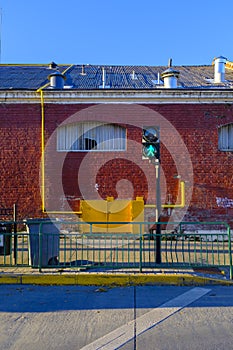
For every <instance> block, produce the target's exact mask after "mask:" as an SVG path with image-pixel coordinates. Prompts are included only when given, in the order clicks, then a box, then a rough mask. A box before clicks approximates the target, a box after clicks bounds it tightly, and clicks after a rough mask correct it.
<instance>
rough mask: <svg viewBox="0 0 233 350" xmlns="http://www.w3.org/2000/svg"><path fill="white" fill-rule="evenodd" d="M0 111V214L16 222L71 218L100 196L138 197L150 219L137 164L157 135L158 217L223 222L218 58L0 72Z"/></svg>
mask: <svg viewBox="0 0 233 350" xmlns="http://www.w3.org/2000/svg"><path fill="white" fill-rule="evenodd" d="M0 103H1V105H0V137H1V148H0V164H1V173H0V180H1V187H0V196H1V201H0V206H2V207H9V206H12V205H13V204H14V203H17V206H18V213H19V218H26V217H40V216H42V215H43V213H48V214H49V213H54V214H55V215H58V214H63V213H75V212H76V213H78V212H79V211H80V206H79V205H80V199H85V200H87V199H91V200H92V199H93V200H105V199H106V197H114V199H118V200H119V199H136V198H137V197H143V200H144V203H145V207H146V208H147V209H148V210H147V211H146V212H145V215H146V219H147V217H148V216H150V215H153V214H152V208H153V205H154V204H155V202H156V181H155V167H154V165H153V164H151V163H149V161H148V160H145V159H142V129H143V127H145V126H157V127H159V129H160V144H161V150H160V154H161V157H160V158H161V165H160V170H161V176H160V186H161V202H162V207H163V213H164V214H165V215H167V214H169V215H171V217H172V218H173V219H175V220H177V219H179V220H181V219H182V218H185V219H186V220H195V221H196V220H225V221H227V222H231V221H232V213H233V186H232V183H233V181H232V180H233V153H232V151H233V63H231V62H230V61H228V60H227V59H225V58H223V57H218V58H217V59H215V60H214V61H213V63H212V64H210V65H205V66H179V67H178V66H174V67H173V66H172V65H171V62H170V63H169V66H168V67H165V66H156V67H155V66H153V67H148V66H96V65H57V64H55V63H54V62H52V63H50V64H48V65H29V64H28V65H26V64H25V65H14V64H13V65H10V64H9V65H4V64H1V65H0ZM181 184H185V187H182V186H181ZM182 191H183V192H182ZM182 197H184V198H182ZM182 200H183V202H184V203H183V204H181V203H182Z"/></svg>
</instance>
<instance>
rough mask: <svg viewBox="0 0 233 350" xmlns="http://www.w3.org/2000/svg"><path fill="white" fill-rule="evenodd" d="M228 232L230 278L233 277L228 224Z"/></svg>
mask: <svg viewBox="0 0 233 350" xmlns="http://www.w3.org/2000/svg"><path fill="white" fill-rule="evenodd" d="M227 233H228V250H229V263H230V279H231V280H232V279H233V269H232V254H231V229H230V226H228V227H227Z"/></svg>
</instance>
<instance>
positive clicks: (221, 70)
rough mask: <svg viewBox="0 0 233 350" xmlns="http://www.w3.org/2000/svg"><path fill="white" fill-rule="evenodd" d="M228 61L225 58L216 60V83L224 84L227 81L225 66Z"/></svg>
mask: <svg viewBox="0 0 233 350" xmlns="http://www.w3.org/2000/svg"><path fill="white" fill-rule="evenodd" d="M226 61H227V59H226V58H225V57H223V56H220V57H217V58H215V59H214V82H215V83H223V82H224V81H225V64H226Z"/></svg>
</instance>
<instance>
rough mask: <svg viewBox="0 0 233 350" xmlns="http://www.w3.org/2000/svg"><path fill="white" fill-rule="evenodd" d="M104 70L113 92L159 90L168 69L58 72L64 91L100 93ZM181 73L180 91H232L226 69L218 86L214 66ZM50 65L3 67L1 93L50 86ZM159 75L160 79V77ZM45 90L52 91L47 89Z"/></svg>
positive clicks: (94, 67) (232, 82)
mask: <svg viewBox="0 0 233 350" xmlns="http://www.w3.org/2000/svg"><path fill="white" fill-rule="evenodd" d="M103 68H104V69H105V72H106V81H105V88H110V89H153V88H158V87H159V85H158V78H159V75H160V76H161V74H162V72H164V71H165V70H166V69H167V67H165V66H106V65H105V66H98V65H82V64H80V65H78V64H77V65H59V66H57V70H59V71H60V72H64V71H65V76H66V81H65V87H64V88H65V89H78V90H90V89H101V88H102V86H103V84H102V76H103ZM172 68H174V69H175V70H177V71H179V72H180V75H179V79H178V88H216V87H217V88H220V87H221V88H231V87H233V70H232V69H229V68H227V67H226V74H225V82H224V83H221V84H215V83H214V81H213V79H214V66H213V65H206V66H173V67H172ZM54 71H55V70H54V69H51V68H50V67H49V64H48V65H39V64H38V65H33V64H30V65H26V64H25V65H17V64H15V65H13V64H10V65H4V64H0V89H1V90H8V89H29V90H37V89H38V88H40V87H42V86H44V85H45V84H47V83H49V79H48V76H49V75H50V74H51V73H52V72H54ZM158 74H159V75H158ZM45 88H47V89H48V88H49V86H46V87H45Z"/></svg>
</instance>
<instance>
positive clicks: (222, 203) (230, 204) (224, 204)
mask: <svg viewBox="0 0 233 350" xmlns="http://www.w3.org/2000/svg"><path fill="white" fill-rule="evenodd" d="M216 202H217V206H218V207H221V208H233V199H230V198H227V197H224V198H221V197H216Z"/></svg>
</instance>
